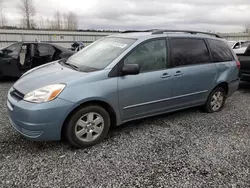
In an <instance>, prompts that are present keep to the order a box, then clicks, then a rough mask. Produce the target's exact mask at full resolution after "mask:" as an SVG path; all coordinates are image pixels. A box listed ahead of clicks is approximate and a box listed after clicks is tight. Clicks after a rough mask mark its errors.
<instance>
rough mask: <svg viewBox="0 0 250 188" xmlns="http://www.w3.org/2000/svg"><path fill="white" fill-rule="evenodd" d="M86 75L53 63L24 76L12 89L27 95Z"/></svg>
mask: <svg viewBox="0 0 250 188" xmlns="http://www.w3.org/2000/svg"><path fill="white" fill-rule="evenodd" d="M87 74H89V73H84V72H79V71H76V70H73V69H71V68H68V67H66V66H63V65H61V64H59V63H58V62H53V63H49V64H47V65H46V66H42V67H38V68H36V69H33V70H31V71H30V72H28V73H26V74H24V75H23V76H22V77H21V78H20V79H19V80H17V82H16V83H15V84H14V86H13V87H14V88H15V89H16V90H18V91H19V92H21V93H23V94H27V93H29V92H31V91H34V90H35V89H39V88H41V87H44V86H47V85H51V84H60V83H65V84H67V83H68V82H69V81H72V80H74V79H76V78H78V77H83V76H86V75H87Z"/></svg>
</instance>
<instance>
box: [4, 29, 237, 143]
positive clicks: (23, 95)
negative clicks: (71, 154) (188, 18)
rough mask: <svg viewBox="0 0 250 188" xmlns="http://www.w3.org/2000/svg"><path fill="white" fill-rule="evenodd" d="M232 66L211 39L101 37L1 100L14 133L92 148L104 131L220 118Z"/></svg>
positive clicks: (223, 47) (231, 58)
mask: <svg viewBox="0 0 250 188" xmlns="http://www.w3.org/2000/svg"><path fill="white" fill-rule="evenodd" d="M238 74H239V62H238V59H237V56H236V55H235V53H234V52H233V50H232V49H231V48H230V47H229V46H228V45H227V44H226V42H225V40H224V39H222V38H221V37H220V36H219V35H217V34H211V33H204V32H195V31H181V30H158V31H154V32H136V33H128V32H127V33H124V34H117V35H114V36H108V37H105V38H103V39H101V40H99V41H97V42H95V43H93V44H91V45H89V46H88V47H86V48H85V49H83V50H81V51H80V52H78V53H76V54H75V55H73V56H71V57H70V58H69V59H68V60H67V61H58V62H53V63H49V64H47V65H46V66H44V67H42V68H39V69H37V70H34V71H31V72H28V73H26V74H24V75H23V76H22V77H21V78H20V79H19V80H18V81H17V82H16V83H15V84H14V85H13V87H12V88H11V89H10V91H9V93H8V101H7V106H8V115H9V118H10V122H11V124H12V125H13V127H14V128H15V129H16V130H17V131H18V132H20V133H21V134H22V135H24V136H25V137H27V138H29V139H33V140H60V139H61V136H65V137H66V139H67V140H68V141H69V143H71V144H72V145H74V146H77V147H88V146H91V145H94V144H97V143H98V142H100V141H101V140H103V138H104V137H105V136H106V135H107V133H108V131H109V128H110V126H117V125H121V124H123V123H125V122H128V121H131V120H135V119H140V118H145V117H149V116H154V115H158V114H162V113H166V112H172V111H177V110H181V109H185V108H190V107H194V106H202V107H203V108H204V109H205V111H207V112H209V113H212V112H218V111H220V110H221V109H222V108H223V106H224V103H225V101H226V99H227V98H228V97H230V96H231V95H233V93H234V92H236V91H237V89H238V86H239V79H238Z"/></svg>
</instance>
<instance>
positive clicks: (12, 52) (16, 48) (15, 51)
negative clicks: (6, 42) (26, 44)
mask: <svg viewBox="0 0 250 188" xmlns="http://www.w3.org/2000/svg"><path fill="white" fill-rule="evenodd" d="M21 46H22V43H16V44H13V45H11V46H9V47H7V48H5V49H4V50H3V53H4V55H7V56H18V55H19V52H20V50H21Z"/></svg>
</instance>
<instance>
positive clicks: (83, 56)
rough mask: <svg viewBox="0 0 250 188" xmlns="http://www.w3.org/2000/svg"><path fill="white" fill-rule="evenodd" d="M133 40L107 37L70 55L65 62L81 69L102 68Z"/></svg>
mask: <svg viewBox="0 0 250 188" xmlns="http://www.w3.org/2000/svg"><path fill="white" fill-rule="evenodd" d="M134 42H135V40H134V39H126V38H115V37H107V38H104V39H101V40H99V41H97V42H95V43H94V44H92V45H91V46H89V47H88V48H86V49H83V50H82V51H79V52H78V53H76V54H75V55H73V56H71V57H70V58H69V59H68V61H67V63H71V64H73V65H76V66H78V67H79V68H80V70H82V71H84V68H92V69H97V70H100V69H104V68H105V67H106V66H107V65H109V64H110V63H111V62H112V61H113V60H114V59H116V58H117V57H118V56H119V55H120V54H121V53H122V52H124V51H125V50H126V49H127V48H128V47H129V46H131V45H132V44H133V43H134Z"/></svg>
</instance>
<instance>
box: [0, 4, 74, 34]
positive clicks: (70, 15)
mask: <svg viewBox="0 0 250 188" xmlns="http://www.w3.org/2000/svg"><path fill="white" fill-rule="evenodd" d="M4 2H5V0H0V27H7V26H8V19H7V18H6V16H5V14H4ZM17 8H18V10H19V14H20V16H21V19H20V27H22V28H27V29H35V28H37V29H54V30H55V29H56V30H77V29H78V19H77V15H76V13H74V12H71V11H70V12H67V13H63V12H60V11H55V13H54V16H53V17H52V18H51V17H45V16H40V17H36V9H35V5H34V2H33V0H18V2H17Z"/></svg>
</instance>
